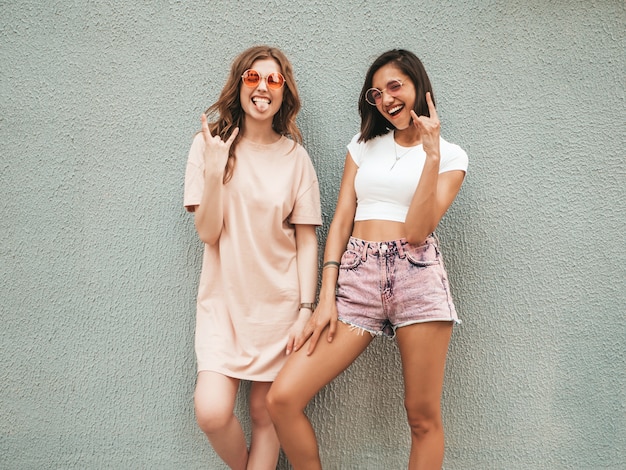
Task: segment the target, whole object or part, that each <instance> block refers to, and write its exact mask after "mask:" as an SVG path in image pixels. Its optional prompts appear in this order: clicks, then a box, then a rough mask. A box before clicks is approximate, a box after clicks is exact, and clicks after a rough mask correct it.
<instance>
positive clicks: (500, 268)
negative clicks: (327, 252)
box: [0, 0, 626, 470]
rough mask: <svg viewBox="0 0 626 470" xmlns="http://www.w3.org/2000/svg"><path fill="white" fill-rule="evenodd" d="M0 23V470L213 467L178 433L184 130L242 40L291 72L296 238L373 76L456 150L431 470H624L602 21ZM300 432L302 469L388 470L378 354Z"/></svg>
mask: <svg viewBox="0 0 626 470" xmlns="http://www.w3.org/2000/svg"><path fill="white" fill-rule="evenodd" d="M240 3H241V4H240ZM0 13H1V14H0V18H1V19H0V25H1V33H0V41H1V47H0V57H1V71H0V77H1V88H0V94H1V97H0V105H1V115H0V140H1V156H0V158H1V161H0V172H1V173H0V175H1V178H2V180H1V184H0V207H1V208H2V219H1V222H0V223H1V227H2V230H1V233H0V246H1V248H0V256H1V258H0V282H1V285H2V299H1V303H0V309H1V316H0V321H1V323H2V327H1V328H0V348H1V357H0V398H1V406H0V467H1V468H3V469H44V468H45V469H52V468H54V469H96V468H103V469H104V468H107V469H174V468H175V469H185V470H186V469H201V468H202V469H205V468H211V469H221V468H223V466H222V465H221V464H220V463H219V460H218V459H217V457H216V456H215V454H214V453H213V452H212V451H211V449H210V448H209V446H208V444H207V443H206V442H205V439H204V437H203V435H202V434H201V432H200V431H199V430H198V429H197V427H196V425H195V421H194V417H193V409H192V391H193V387H194V369H195V363H194V357H193V345H192V333H193V323H194V296H195V291H196V283H197V278H198V273H199V268H200V254H201V246H200V243H199V242H198V240H197V237H196V235H195V232H194V228H193V224H192V220H191V219H190V217H189V216H188V215H186V214H185V213H184V211H183V208H182V184H183V172H184V166H185V160H186V156H187V151H188V148H189V145H190V143H191V138H192V135H193V134H194V132H195V131H196V130H197V129H198V128H199V120H198V116H199V115H200V113H201V111H202V110H204V109H205V108H206V107H207V106H208V105H209V104H210V103H212V102H213V100H214V99H215V98H216V97H217V93H218V92H219V89H220V87H221V86H222V84H223V82H224V79H225V76H226V73H227V69H228V66H229V64H230V62H231V60H232V58H233V57H234V56H235V55H236V54H237V53H238V52H240V51H241V50H242V49H244V48H245V47H248V46H249V45H252V44H255V43H270V44H272V45H277V46H279V47H281V48H283V49H284V50H285V51H286V52H287V54H288V55H289V57H290V58H291V59H292V61H293V64H294V66H295V70H296V78H297V80H298V83H299V86H300V91H301V95H302V99H303V105H304V109H303V111H302V113H301V115H300V117H299V124H300V126H301V128H302V130H303V132H304V136H305V144H306V147H307V148H308V150H309V152H310V154H311V157H312V159H313V161H314V164H315V166H316V168H317V170H318V173H319V177H320V180H321V184H322V198H323V205H324V216H325V225H324V227H323V229H322V230H321V231H320V236H321V237H322V240H323V238H324V235H325V233H326V229H327V227H328V223H329V222H330V219H331V217H332V213H333V207H334V202H335V198H336V195H337V189H338V185H339V181H340V176H341V170H342V163H343V158H344V156H345V151H346V150H345V145H346V143H347V142H348V141H349V139H350V137H351V136H352V135H353V134H354V133H355V132H356V131H357V129H358V116H357V112H356V99H357V96H358V92H359V90H360V86H361V81H362V78H363V76H364V72H365V70H366V68H367V66H368V65H369V63H370V61H371V60H372V59H373V58H374V57H375V56H376V55H378V54H379V53H380V52H382V51H384V50H387V49H389V48H392V47H404V48H408V49H411V50H413V51H414V52H416V53H417V54H418V55H419V56H420V57H421V58H422V59H423V61H424V63H425V65H426V67H427V69H428V70H429V73H430V75H431V78H432V81H433V84H434V87H435V91H436V93H437V97H438V106H439V111H440V114H441V117H442V121H443V133H444V136H445V137H446V138H447V139H448V140H450V141H452V142H455V143H458V144H460V145H461V146H462V147H464V148H465V149H466V150H467V152H468V153H469V156H470V172H469V175H468V178H467V180H466V183H465V185H464V187H463V189H462V192H461V194H460V196H459V198H458V199H457V201H456V202H455V204H454V206H453V207H452V209H451V210H450V212H449V214H448V215H447V216H446V217H445V219H444V220H443V223H442V226H441V228H440V231H439V232H440V237H441V239H442V243H443V245H444V249H445V250H446V252H447V255H448V267H449V271H450V277H451V280H452V283H453V293H454V294H455V297H456V300H457V304H458V310H459V312H460V314H461V317H462V319H463V320H464V323H463V325H462V326H460V327H459V328H457V329H456V330H455V333H454V336H453V340H452V345H451V348H450V358H449V362H448V368H447V382H446V387H445V392H444V398H443V400H444V403H443V405H444V413H445V422H446V425H447V453H446V469H565V468H568V469H605V468H611V469H614V468H623V467H621V466H620V464H622V465H623V463H624V462H625V461H626V451H625V449H626V418H625V416H626V410H625V406H626V405H625V403H626V393H625V390H626V388H625V385H624V383H625V379H626V364H625V348H626V346H625V344H626V341H625V340H626V327H625V322H624V314H625V313H626V312H625V310H626V309H625V305H626V296H625V291H626V289H625V287H626V286H625V279H626V271H625V266H626V257H625V250H624V233H625V230H626V215H625V206H626V204H625V202H626V190H625V188H626V171H625V166H624V156H625V151H624V148H625V145H626V126H625V124H626V112H625V109H626V108H625V102H624V95H625V87H624V85H625V81H624V77H625V76H626V74H625V63H626V61H625V52H624V51H625V50H626V40H625V33H624V31H625V29H626V28H625V23H626V12H625V6H624V2H623V1H610V0H605V1H601V0H584V1H583V0H579V1H573V0H571V1H566V0H555V1H551V2H544V1H541V0H536V1H521V2H504V1H459V2H440V1H436V0H424V1H420V2H414V1H405V0H398V1H396V2H391V3H390V2H386V1H369V2H366V1H358V0H334V1H327V2H315V3H313V2H308V1H306V0H290V1H282V0H263V1H256V0H249V1H246V2H231V1H225V0H224V1H215V0H213V1H210V2H182V1H175V0H172V1H168V2H126V1H122V0H110V1H107V2H86V1H79V0H75V1H65V2H41V1H19V2H9V1H4V0H3V1H0ZM244 405H245V395H244V394H242V395H241V400H240V402H239V410H240V411H241V410H242V409H243V406H244ZM310 413H311V417H312V419H313V422H314V424H315V426H316V427H317V429H318V430H319V438H320V442H321V446H322V455H323V458H324V461H325V463H326V468H328V469H330V470H333V469H383V468H384V469H400V468H403V467H404V466H405V463H404V462H405V461H406V455H407V449H408V434H407V426H406V424H405V420H404V413H403V409H402V389H401V375H400V371H399V360H398V354H397V350H396V348H395V346H394V343H393V342H390V341H385V340H382V339H381V340H378V341H376V342H375V344H374V345H373V346H372V347H371V348H370V350H368V351H367V352H366V354H365V355H364V356H363V357H362V358H360V359H359V360H358V362H357V363H355V365H354V366H353V367H352V368H351V369H349V370H348V371H347V372H346V373H345V374H344V375H343V376H341V377H340V379H338V380H337V381H336V382H335V383H333V384H332V385H330V386H329V387H327V388H326V389H325V390H324V391H323V392H322V393H321V394H320V395H319V396H318V397H317V398H316V399H315V401H314V402H313V403H312V405H311V407H310ZM280 468H282V469H286V468H288V466H287V464H286V463H285V461H284V459H281V465H280Z"/></svg>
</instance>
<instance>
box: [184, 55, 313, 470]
mask: <svg viewBox="0 0 626 470" xmlns="http://www.w3.org/2000/svg"><path fill="white" fill-rule="evenodd" d="M299 109H300V100H299V97H298V91H297V88H296V84H295V81H294V77H293V70H292V66H291V64H290V62H289V61H288V60H287V58H286V57H285V54H284V53H283V52H281V51H280V50H278V49H276V48H272V47H268V46H258V47H252V48H250V49H248V50H246V51H244V52H242V53H241V54H240V55H239V56H238V57H237V58H236V59H235V60H234V62H233V64H232V67H231V70H230V75H229V77H228V79H227V82H226V85H225V86H224V88H223V89H222V92H221V94H220V96H219V99H218V100H217V102H216V103H215V104H213V105H212V106H211V107H210V108H209V109H208V110H207V112H206V113H204V114H202V116H201V123H202V130H201V132H199V133H198V134H197V135H196V137H195V138H194V140H193V143H192V145H191V149H190V151H189V157H188V161H187V169H186V174H185V195H184V205H185V207H186V209H187V210H188V211H190V212H192V213H194V219H195V226H196V230H197V232H198V235H199V237H200V239H201V240H202V241H203V242H204V255H203V261H202V272H201V275H200V284H199V288H198V299H197V313H196V332H195V351H196V358H197V363H198V377H197V385H196V390H195V394H194V404H195V411H196V419H197V421H198V424H199V426H200V428H201V429H202V431H204V433H205V434H206V436H207V437H208V439H209V441H210V443H211V445H212V446H213V449H214V450H215V451H216V452H217V454H218V455H219V456H220V457H221V458H222V460H223V461H224V462H225V463H226V464H227V465H228V466H229V467H230V468H232V469H236V470H244V469H259V470H268V469H274V468H276V463H277V461H278V452H279V442H278V438H277V436H276V432H275V430H274V426H273V425H272V422H271V420H270V417H269V414H268V411H267V408H266V404H265V403H266V394H267V391H268V390H269V388H270V385H271V383H272V381H273V380H274V378H275V377H276V375H277V373H278V371H279V370H280V368H281V367H282V365H283V363H284V361H285V359H286V356H287V353H288V352H289V351H291V349H292V348H293V345H294V341H295V338H296V334H297V333H298V332H300V331H301V330H302V328H303V326H304V324H305V323H306V321H307V320H308V319H309V317H310V315H311V313H312V307H313V304H312V303H313V301H314V298H315V291H316V286H317V238H316V231H315V227H316V226H317V225H320V224H321V207H320V195H319V185H318V181H317V177H316V174H315V170H314V168H313V165H312V163H311V160H310V158H309V155H308V154H307V152H306V150H305V149H304V148H303V147H302V145H301V143H302V137H301V133H300V131H299V129H298V127H297V126H296V123H295V119H296V115H297V113H298V111H299ZM207 117H208V118H207ZM211 119H213V120H212V121H210V120H211ZM241 380H246V381H250V382H251V386H250V396H249V403H250V422H251V442H250V445H249V446H248V443H247V441H246V438H245V434H244V431H243V429H242V427H241V425H240V422H239V420H238V419H237V417H236V416H235V414H234V407H235V399H236V395H237V391H238V389H239V385H240V381H241Z"/></svg>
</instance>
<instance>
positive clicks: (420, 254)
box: [404, 243, 439, 267]
mask: <svg viewBox="0 0 626 470" xmlns="http://www.w3.org/2000/svg"><path fill="white" fill-rule="evenodd" d="M404 251H405V253H406V257H407V259H408V260H409V262H410V263H411V264H413V265H415V266H418V267H427V266H434V265H437V264H439V251H438V250H437V247H436V246H435V245H433V244H432V243H426V244H424V245H419V246H415V245H407V246H405V247H404Z"/></svg>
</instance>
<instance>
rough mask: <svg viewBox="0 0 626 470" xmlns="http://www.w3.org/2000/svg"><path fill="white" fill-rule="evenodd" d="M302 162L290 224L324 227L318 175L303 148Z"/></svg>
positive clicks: (300, 151) (300, 150)
mask: <svg viewBox="0 0 626 470" xmlns="http://www.w3.org/2000/svg"><path fill="white" fill-rule="evenodd" d="M298 153H301V154H300V155H299V158H301V160H302V164H301V169H300V175H301V177H300V182H299V185H298V188H297V191H296V201H295V204H294V207H293V210H292V211H291V214H290V215H289V223H291V224H294V225H295V224H302V225H322V206H321V203H320V188H319V182H318V180H317V174H316V173H315V168H314V167H313V163H311V159H310V157H309V154H308V153H307V152H306V150H304V148H303V147H301V148H300V149H299V152H298Z"/></svg>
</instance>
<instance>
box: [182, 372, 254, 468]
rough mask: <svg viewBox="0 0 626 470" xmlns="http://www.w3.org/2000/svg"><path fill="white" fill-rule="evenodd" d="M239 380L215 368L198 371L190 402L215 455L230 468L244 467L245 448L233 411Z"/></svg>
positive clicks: (245, 462) (244, 438) (242, 434)
mask: <svg viewBox="0 0 626 470" xmlns="http://www.w3.org/2000/svg"><path fill="white" fill-rule="evenodd" d="M238 388H239V380H237V379H233V378H231V377H226V376H224V375H222V374H218V373H216V372H209V371H202V372H200V373H199V374H198V382H197V384H196V392H195V395H194V403H195V408H196V420H197V421H198V425H199V426H200V429H202V431H204V433H205V434H206V436H207V437H208V439H209V442H210V443H211V445H212V446H213V449H214V450H215V452H217V455H219V456H220V457H221V459H222V460H223V461H224V462H225V463H226V465H228V466H229V467H230V468H231V469H233V470H246V465H247V462H248V448H247V445H246V437H245V435H244V433H243V429H242V428H241V424H240V423H239V421H238V420H237V418H236V417H235V414H234V408H235V399H236V396H237V389H238Z"/></svg>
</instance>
